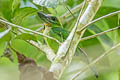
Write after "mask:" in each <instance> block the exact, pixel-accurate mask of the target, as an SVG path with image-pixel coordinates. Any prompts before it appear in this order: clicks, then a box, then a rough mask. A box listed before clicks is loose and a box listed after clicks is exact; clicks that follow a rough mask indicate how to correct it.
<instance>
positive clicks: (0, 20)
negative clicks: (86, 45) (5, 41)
mask: <svg viewBox="0 0 120 80" xmlns="http://www.w3.org/2000/svg"><path fill="white" fill-rule="evenodd" d="M0 22H3V23H6V24H8V25H11V26H14V27H16V28H19V29H22V30H26V31H30V32H32V33H35V34H39V35H41V36H44V37H46V38H49V39H51V40H54V41H56V42H57V43H59V44H61V43H60V41H58V40H57V39H55V38H53V37H50V36H47V35H44V34H42V33H40V32H36V31H33V30H31V29H28V28H24V27H21V26H18V25H15V24H12V23H10V22H7V21H5V20H2V19H0Z"/></svg>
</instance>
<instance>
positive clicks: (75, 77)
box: [72, 43, 120, 80]
mask: <svg viewBox="0 0 120 80" xmlns="http://www.w3.org/2000/svg"><path fill="white" fill-rule="evenodd" d="M117 47H120V43H119V44H117V45H115V46H113V47H112V48H111V49H109V50H108V51H106V52H105V53H103V54H102V55H101V56H99V57H98V58H96V59H95V60H94V61H93V62H91V63H90V64H89V65H88V66H86V67H84V68H83V69H81V71H80V72H78V73H77V74H76V75H75V76H74V77H73V78H72V80H75V79H77V78H78V77H79V76H80V75H81V74H82V73H83V72H85V71H86V70H87V69H89V67H90V66H92V65H94V64H95V63H97V62H98V61H99V60H101V59H102V58H103V57H105V56H107V55H108V54H110V53H111V52H112V51H113V50H115V49H116V48H117Z"/></svg>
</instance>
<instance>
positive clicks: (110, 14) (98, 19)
mask: <svg viewBox="0 0 120 80" xmlns="http://www.w3.org/2000/svg"><path fill="white" fill-rule="evenodd" d="M118 13H120V10H119V11H115V12H112V13H109V14H107V15H104V16H102V17H100V18H97V19H95V20H93V21H91V22H89V23H88V24H87V25H85V26H84V27H83V28H81V30H80V31H82V30H84V29H85V28H87V27H88V26H89V25H91V24H93V23H95V22H97V21H100V20H102V19H105V18H107V17H110V16H114V15H116V14H118Z"/></svg>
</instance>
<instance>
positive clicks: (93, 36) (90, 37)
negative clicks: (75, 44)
mask: <svg viewBox="0 0 120 80" xmlns="http://www.w3.org/2000/svg"><path fill="white" fill-rule="evenodd" d="M117 29H120V26H118V27H115V28H112V29H108V30H106V31H104V32H101V33H98V34H95V35H91V36H88V37H84V38H82V39H81V40H80V42H81V41H85V40H88V39H92V38H95V37H97V36H101V35H104V34H105V33H107V32H111V31H115V30H117Z"/></svg>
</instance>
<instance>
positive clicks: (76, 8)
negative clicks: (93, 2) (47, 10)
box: [60, 3, 83, 20]
mask: <svg viewBox="0 0 120 80" xmlns="http://www.w3.org/2000/svg"><path fill="white" fill-rule="evenodd" d="M82 5H83V3H81V4H79V5H77V6H75V7H74V8H72V9H71V10H70V11H71V12H72V14H74V13H75V12H77V11H79V10H80V8H82ZM70 15H71V13H70V12H69V11H67V12H66V13H65V14H63V15H62V16H61V17H60V20H63V19H65V18H67V17H68V16H70Z"/></svg>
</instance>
